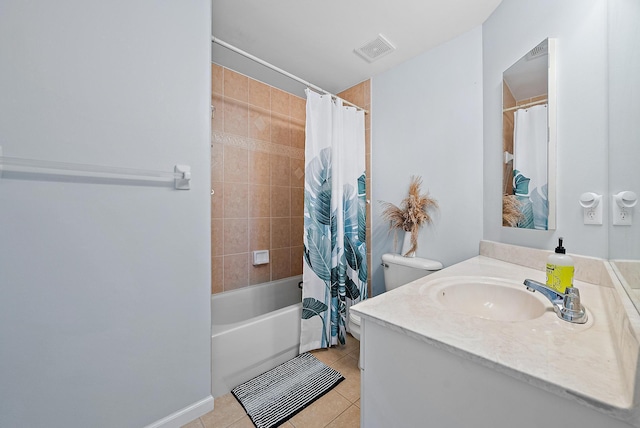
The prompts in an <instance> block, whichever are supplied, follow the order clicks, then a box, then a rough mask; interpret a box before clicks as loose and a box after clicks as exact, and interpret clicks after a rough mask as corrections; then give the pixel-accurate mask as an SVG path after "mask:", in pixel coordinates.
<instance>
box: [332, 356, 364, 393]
mask: <svg viewBox="0 0 640 428" xmlns="http://www.w3.org/2000/svg"><path fill="white" fill-rule="evenodd" d="M331 367H332V368H334V369H336V370H338V371H339V372H340V373H342V376H344V380H343V381H342V382H340V383H339V384H338V385H337V386H336V387H335V388H334V390H335V391H336V392H338V393H339V394H340V395H342V396H343V397H345V398H346V399H347V400H349V402H350V403H355V402H356V401H358V400H359V399H360V369H358V360H357V359H355V358H354V357H352V356H350V355H347V356H345V357H343V358H341V359H339V360H338V361H336V362H334V363H332V364H331Z"/></svg>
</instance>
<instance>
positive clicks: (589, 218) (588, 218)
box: [584, 204, 602, 224]
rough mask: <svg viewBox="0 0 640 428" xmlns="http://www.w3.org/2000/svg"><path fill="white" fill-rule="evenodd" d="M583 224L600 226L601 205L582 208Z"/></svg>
mask: <svg viewBox="0 0 640 428" xmlns="http://www.w3.org/2000/svg"><path fill="white" fill-rule="evenodd" d="M584 224H602V204H598V205H597V206H595V207H593V208H584Z"/></svg>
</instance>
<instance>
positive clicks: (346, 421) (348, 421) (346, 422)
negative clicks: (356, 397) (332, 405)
mask: <svg viewBox="0 0 640 428" xmlns="http://www.w3.org/2000/svg"><path fill="white" fill-rule="evenodd" d="M359 427H360V409H359V408H358V407H356V406H351V407H349V408H348V409H347V410H345V411H344V412H342V413H341V414H340V416H338V417H337V418H335V419H334V420H333V421H331V423H330V424H329V425H327V428H359Z"/></svg>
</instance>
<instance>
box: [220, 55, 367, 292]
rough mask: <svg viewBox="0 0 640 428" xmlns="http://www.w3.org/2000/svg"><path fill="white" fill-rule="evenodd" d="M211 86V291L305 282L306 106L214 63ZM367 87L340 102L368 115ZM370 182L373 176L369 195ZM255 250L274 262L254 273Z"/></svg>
mask: <svg viewBox="0 0 640 428" xmlns="http://www.w3.org/2000/svg"><path fill="white" fill-rule="evenodd" d="M211 79H212V82H211V83H212V97H211V104H212V105H213V106H214V108H215V112H214V116H213V119H212V129H211V132H212V134H211V188H212V190H213V192H214V193H213V195H212V196H211V257H212V258H211V267H212V272H211V273H212V275H211V292H212V293H219V292H222V291H228V290H233V289H237V288H240V287H246V286H249V285H254V284H260V283H263V282H267V281H271V280H276V279H281V278H286V277H289V276H294V275H299V274H301V273H302V263H303V233H304V220H303V215H304V140H305V136H304V128H305V109H306V104H305V103H306V101H305V100H304V99H303V98H300V97H298V96H295V95H292V94H289V93H287V92H284V91H282V90H280V89H277V88H274V87H272V86H269V85H266V84H264V83H262V82H259V81H257V80H253V79H251V78H249V77H247V76H244V75H242V74H239V73H236V72H234V71H232V70H229V69H227V68H224V67H221V66H218V65H216V64H212V67H211ZM369 88H370V86H369V81H366V82H363V83H361V84H359V85H356V86H354V87H353V88H350V89H348V90H347V91H345V92H344V93H343V94H341V96H343V98H344V99H347V100H349V101H351V102H354V103H355V104H358V105H360V106H362V107H364V108H366V109H368V108H369V107H368V105H369V104H370V101H369V93H370V90H369ZM365 94H366V96H365ZM349 96H350V97H352V98H353V99H349V98H347V97H349ZM358 101H360V103H358ZM369 123H370V120H369V118H368V117H367V120H366V128H367V129H366V138H367V158H368V157H369V153H370V150H369V147H370V144H369V135H370V132H369ZM369 164H370V163H369V161H368V160H367V171H368V167H369ZM370 183H371V180H370V177H369V174H368V173H367V192H368V193H369V189H368V187H369V186H370ZM368 218H369V216H368ZM367 228H368V229H369V230H370V221H369V219H368V220H367ZM367 239H368V238H367ZM367 244H369V242H367ZM255 250H269V258H270V259H269V263H268V264H265V265H259V266H253V263H252V262H253V253H252V252H253V251H255Z"/></svg>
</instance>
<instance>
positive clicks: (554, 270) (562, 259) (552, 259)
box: [547, 238, 574, 294]
mask: <svg viewBox="0 0 640 428" xmlns="http://www.w3.org/2000/svg"><path fill="white" fill-rule="evenodd" d="M563 239H564V238H559V239H558V246H557V247H556V250H555V252H554V253H553V254H551V255H549V258H548V259H547V286H548V287H549V288H552V289H554V290H556V291H557V292H558V293H560V294H564V292H565V290H566V289H567V287H573V271H574V267H573V259H572V258H571V257H569V256H568V255H567V254H566V252H567V251H566V250H565V248H564V247H563V246H562V241H563Z"/></svg>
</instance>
